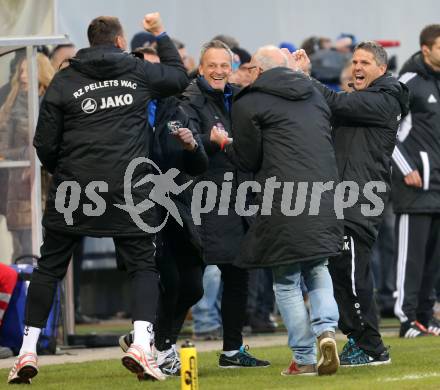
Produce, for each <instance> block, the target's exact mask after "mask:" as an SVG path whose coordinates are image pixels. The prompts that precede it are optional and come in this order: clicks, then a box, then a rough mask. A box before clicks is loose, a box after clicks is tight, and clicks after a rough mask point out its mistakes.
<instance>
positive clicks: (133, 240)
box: [25, 229, 159, 328]
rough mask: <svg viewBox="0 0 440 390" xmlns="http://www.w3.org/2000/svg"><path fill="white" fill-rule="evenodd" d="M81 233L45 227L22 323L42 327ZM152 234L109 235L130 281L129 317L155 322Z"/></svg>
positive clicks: (156, 280) (156, 282)
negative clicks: (69, 233) (134, 235)
mask: <svg viewBox="0 0 440 390" xmlns="http://www.w3.org/2000/svg"><path fill="white" fill-rule="evenodd" d="M81 238H82V236H75V235H68V234H65V233H59V232H56V231H53V230H48V229H46V231H45V234H44V242H43V245H42V246H41V258H40V260H39V261H38V267H37V268H36V269H35V270H34V272H33V273H32V280H31V283H30V285H29V290H28V297H27V302H26V316H25V324H26V325H27V326H33V327H36V328H44V327H45V326H46V321H47V318H48V316H49V313H50V309H51V306H52V302H53V300H54V295H55V293H56V288H57V283H58V282H59V281H61V280H62V279H63V278H64V276H65V275H66V272H67V268H68V266H69V263H70V259H71V258H72V254H73V251H74V250H75V248H76V247H77V245H78V244H79V243H80V240H81ZM153 240H154V236H153V235H143V236H139V237H113V241H114V243H115V247H116V258H117V260H118V263H119V264H124V265H125V267H126V268H127V271H128V275H129V277H130V282H131V305H132V317H133V321H136V320H140V321H149V322H151V323H153V324H154V323H155V319H156V311H157V302H158V298H159V276H158V272H157V270H156V264H155V260H154V252H155V247H154V242H153Z"/></svg>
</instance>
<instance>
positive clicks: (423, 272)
mask: <svg viewBox="0 0 440 390" xmlns="http://www.w3.org/2000/svg"><path fill="white" fill-rule="evenodd" d="M395 229H396V250H395V257H396V263H397V283H396V291H397V299H396V303H395V306H394V313H395V314H396V316H397V317H398V318H399V320H400V322H401V323H405V322H412V321H415V320H417V321H419V322H420V323H421V324H422V325H424V326H427V325H428V321H429V320H430V319H431V318H432V315H433V307H434V303H435V293H434V286H435V283H436V281H437V277H438V275H439V271H440V214H397V218H396V226H395Z"/></svg>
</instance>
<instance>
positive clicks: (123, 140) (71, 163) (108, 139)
mask: <svg viewBox="0 0 440 390" xmlns="http://www.w3.org/2000/svg"><path fill="white" fill-rule="evenodd" d="M144 28H145V29H146V30H149V31H150V32H151V33H153V34H154V35H155V36H156V37H157V41H158V47H157V50H158V54H159V57H160V58H161V61H162V63H161V64H151V63H148V62H144V61H143V60H141V59H138V58H135V57H133V56H132V55H129V54H127V53H125V52H124V50H126V46H127V44H126V41H125V37H124V32H123V29H122V26H121V24H120V23H119V20H118V19H117V18H115V17H109V16H101V17H98V18H96V19H94V20H93V21H92V22H91V23H90V25H89V27H88V31H87V35H88V38H89V42H90V48H86V49H82V50H80V51H79V52H78V53H77V56H76V57H74V58H73V59H72V60H71V61H70V66H68V67H67V68H65V69H62V70H60V71H59V72H58V73H57V74H56V75H55V77H54V79H53V81H52V83H51V85H50V86H49V88H48V90H47V92H46V95H45V98H44V100H43V102H42V104H41V108H40V116H39V120H38V125H37V129H36V133H35V138H34V146H35V148H36V150H37V154H38V157H39V158H40V161H41V162H42V164H43V166H44V167H45V168H46V169H47V170H48V171H49V172H50V173H52V174H53V180H52V185H51V188H50V190H49V195H48V200H47V204H46V210H45V214H44V217H43V225H44V227H45V238H44V243H43V246H42V247H41V259H40V261H39V263H38V267H37V268H36V270H35V271H34V273H33V276H32V281H31V284H30V287H29V293H28V300H27V306H26V319H25V324H26V328H25V332H24V338H23V345H22V348H21V350H20V354H19V357H18V358H17V360H16V362H15V364H14V367H13V368H12V370H11V372H10V375H9V378H8V382H9V383H30V381H31V378H33V377H34V376H35V375H36V374H37V373H38V367H37V355H36V350H35V347H36V344H37V341H38V337H39V334H40V332H41V329H42V328H44V327H45V323H46V320H47V317H48V314H49V311H50V308H51V305H52V302H53V296H54V294H55V291H56V285H57V282H58V281H60V280H61V279H62V278H63V277H64V275H65V274H66V271H67V267H68V265H69V261H70V258H71V256H72V252H73V250H74V249H75V247H76V245H77V244H78V242H79V241H80V239H81V237H82V236H94V237H106V236H107V237H113V240H114V241H115V247H116V256H117V257H118V261H119V262H121V263H124V264H125V266H126V268H127V271H128V274H129V276H130V279H131V295H132V315H133V322H134V343H133V345H132V346H131V347H130V348H129V350H128V351H127V352H126V353H125V355H124V357H123V359H122V362H123V364H124V366H125V367H126V368H127V369H129V370H130V371H132V372H134V373H136V374H137V375H138V377H139V378H144V377H145V376H146V377H150V378H152V379H156V380H163V379H165V376H164V375H163V374H162V372H161V371H160V370H159V368H158V367H157V364H156V361H155V359H154V357H153V354H152V351H151V348H150V341H151V340H150V338H151V335H152V328H153V324H154V322H155V318H156V311H157V300H158V295H159V285H158V284H159V281H158V273H157V269H156V264H155V259H154V252H155V247H154V241H153V240H154V235H153V234H152V231H151V230H149V229H146V228H145V226H148V227H151V226H153V227H154V226H155V225H152V223H153V222H154V213H153V212H154V208H153V207H152V206H154V203H153V202H151V200H150V199H148V198H149V189H150V188H151V186H150V183H149V182H147V183H145V184H144V185H138V184H139V183H140V182H141V181H145V180H143V179H144V178H145V177H146V178H148V177H151V176H152V175H151V176H148V174H151V173H152V169H151V167H150V166H148V165H147V161H146V157H148V144H149V137H148V131H147V126H148V123H147V115H146V108H145V107H146V106H147V103H148V102H149V101H150V100H151V99H154V98H158V97H163V96H168V95H173V94H176V93H179V92H180V91H181V90H183V89H184V88H185V86H186V84H187V82H188V80H187V76H186V71H185V68H184V66H183V64H182V62H181V60H180V56H179V53H178V52H177V50H176V48H175V47H174V44H173V43H172V41H171V40H170V38H169V37H168V36H167V35H166V33H165V30H164V27H163V25H162V22H161V19H160V16H159V14H158V13H154V14H148V15H146V16H145V17H144ZM139 161H141V162H140V163H138V162H139ZM129 168H130V169H129ZM130 171H131V177H130V174H129V175H127V173H130ZM130 179H131V183H130ZM146 198H147V199H146ZM141 202H142V203H143V204H144V205H145V204H146V207H140V206H141Z"/></svg>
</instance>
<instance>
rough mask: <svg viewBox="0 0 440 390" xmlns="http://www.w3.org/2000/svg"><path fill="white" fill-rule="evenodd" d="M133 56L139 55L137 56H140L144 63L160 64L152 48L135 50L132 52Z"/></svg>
mask: <svg viewBox="0 0 440 390" xmlns="http://www.w3.org/2000/svg"><path fill="white" fill-rule="evenodd" d="M133 53H134V54H139V56H142V58H143V59H144V60H145V61H149V62H152V63H155V64H157V63H159V62H160V58H159V56H158V54H157V51H156V49H155V48H153V47H148V46H147V47H138V48H137V49H135V50H134V51H133Z"/></svg>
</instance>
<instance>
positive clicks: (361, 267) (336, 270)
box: [329, 228, 385, 356]
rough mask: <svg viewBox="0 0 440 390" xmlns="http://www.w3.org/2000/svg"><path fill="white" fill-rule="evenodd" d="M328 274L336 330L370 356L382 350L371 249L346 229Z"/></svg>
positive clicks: (383, 347) (383, 348)
mask: <svg viewBox="0 0 440 390" xmlns="http://www.w3.org/2000/svg"><path fill="white" fill-rule="evenodd" d="M329 270H330V274H331V276H332V280H333V288H334V293H335V299H336V302H337V303H338V308H339V323H338V326H339V329H340V330H341V331H342V332H343V333H344V334H345V335H347V336H348V337H351V338H353V339H354V340H355V341H356V343H357V345H358V346H359V347H360V348H362V349H363V350H364V351H366V352H367V353H368V354H370V355H372V356H376V355H378V354H380V353H382V352H383V351H384V350H385V346H384V345H383V342H382V338H381V336H380V333H379V324H378V317H377V309H376V303H375V299H374V290H373V288H374V287H373V276H372V272H371V247H370V246H369V245H368V244H367V243H365V242H364V241H362V240H361V239H360V238H359V236H358V235H357V234H356V233H354V232H352V231H350V230H349V229H347V228H346V229H345V235H344V246H343V250H342V253H341V255H339V256H338V257H335V258H333V259H331V261H330V263H329Z"/></svg>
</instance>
